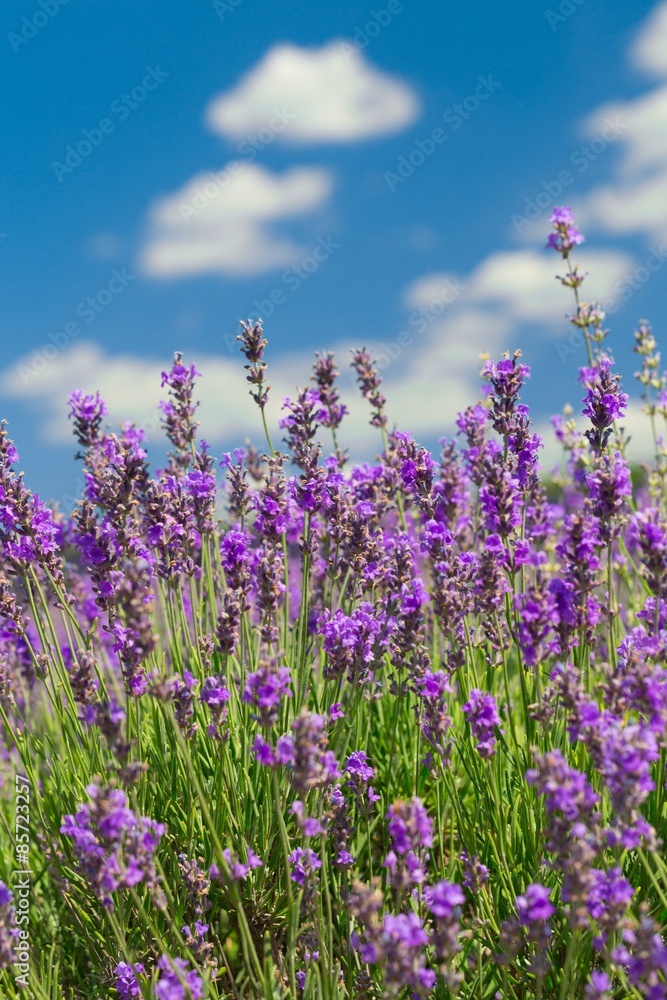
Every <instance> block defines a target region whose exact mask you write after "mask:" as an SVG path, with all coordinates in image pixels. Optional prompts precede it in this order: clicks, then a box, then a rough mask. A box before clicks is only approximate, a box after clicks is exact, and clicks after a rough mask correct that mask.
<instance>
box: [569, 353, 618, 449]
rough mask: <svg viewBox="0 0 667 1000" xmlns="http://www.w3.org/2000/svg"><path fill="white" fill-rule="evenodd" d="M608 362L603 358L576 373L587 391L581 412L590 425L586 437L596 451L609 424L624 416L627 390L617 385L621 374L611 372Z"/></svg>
mask: <svg viewBox="0 0 667 1000" xmlns="http://www.w3.org/2000/svg"><path fill="white" fill-rule="evenodd" d="M611 365H612V362H611V359H610V358H605V357H603V358H600V360H599V361H598V363H597V365H596V366H595V367H594V368H582V369H581V370H580V373H579V381H580V382H582V383H583V384H584V386H585V388H586V390H587V391H586V395H585V396H584V398H583V399H582V402H583V403H584V404H585V405H584V408H583V410H582V413H583V415H584V416H585V417H588V418H589V420H590V421H591V424H592V425H593V427H592V429H591V430H587V431H586V437H587V438H588V440H589V441H590V444H591V447H592V448H593V449H594V450H595V451H596V452H601V451H602V450H603V449H604V448H605V447H606V445H607V441H608V440H609V437H610V435H611V426H612V424H613V423H614V421H615V420H619V419H620V418H621V417H623V416H624V415H625V411H626V409H627V406H628V396H627V393H625V392H621V388H620V383H621V376H620V375H612V374H611Z"/></svg>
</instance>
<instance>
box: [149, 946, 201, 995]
mask: <svg viewBox="0 0 667 1000" xmlns="http://www.w3.org/2000/svg"><path fill="white" fill-rule="evenodd" d="M157 965H158V969H160V978H159V979H158V981H157V982H156V984H155V986H154V987H153V995H154V996H155V1000H201V998H202V997H203V996H204V981H203V980H202V979H201V977H200V976H198V975H197V973H196V972H195V971H194V969H192V970H190V969H188V963H187V962H185V961H183V959H182V958H170V957H169V956H168V955H162V957H161V958H159V959H158V963H157Z"/></svg>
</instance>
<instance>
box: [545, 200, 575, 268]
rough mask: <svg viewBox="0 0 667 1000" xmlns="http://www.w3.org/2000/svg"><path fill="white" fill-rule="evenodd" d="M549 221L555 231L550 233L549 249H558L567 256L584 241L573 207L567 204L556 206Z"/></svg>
mask: <svg viewBox="0 0 667 1000" xmlns="http://www.w3.org/2000/svg"><path fill="white" fill-rule="evenodd" d="M549 221H550V222H551V223H552V225H553V228H554V231H553V232H552V233H549V238H548V239H547V248H548V249H550V250H557V251H558V252H559V253H560V254H562V255H563V257H567V255H568V254H569V253H570V251H571V250H573V249H574V247H575V246H578V245H579V244H580V243H583V242H584V237H583V236H582V235H581V233H580V232H579V230H578V229H577V227H576V226H575V224H574V215H573V213H572V209H571V208H567V207H565V206H563V207H557V208H554V210H553V212H552V213H551V218H550V220H549Z"/></svg>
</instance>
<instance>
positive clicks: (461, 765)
mask: <svg viewBox="0 0 667 1000" xmlns="http://www.w3.org/2000/svg"><path fill="white" fill-rule="evenodd" d="M551 221H552V230H551V234H550V235H549V238H548V244H547V248H546V249H545V251H544V252H545V254H546V253H549V254H551V255H552V259H553V263H554V272H555V273H557V274H558V275H559V281H560V282H561V284H562V286H564V287H563V298H564V303H563V306H564V308H567V306H568V301H567V298H568V297H570V298H571V300H572V302H571V311H572V315H571V317H570V322H571V323H572V324H573V326H574V327H575V328H576V330H578V331H579V333H580V335H581V336H582V337H583V338H584V340H585V345H586V351H587V356H586V357H585V364H584V366H583V367H580V368H579V369H578V371H577V368H576V364H575V363H574V362H573V363H572V372H571V377H572V382H573V384H575V383H576V380H577V379H578V383H579V385H578V392H577V396H578V397H579V398H581V399H582V402H581V407H580V410H581V412H580V414H575V415H574V416H575V417H577V419H578V423H577V426H580V427H582V428H583V433H582V432H580V431H578V430H577V429H576V427H575V420H574V419H572V420H570V419H569V418H566V417H558V418H554V421H553V425H554V426H553V430H554V433H555V435H556V436H557V438H558V441H559V442H560V444H561V446H562V452H563V460H562V463H561V466H560V469H559V470H558V471H557V472H555V473H553V472H552V470H551V469H550V468H549V467H547V468H546V470H542V469H541V467H540V452H541V448H542V443H543V442H542V440H541V438H540V436H539V435H537V434H536V433H534V431H533V429H532V426H531V419H530V414H529V412H528V408H527V406H526V405H525V404H524V403H522V402H521V392H522V388H523V386H524V384H525V382H526V380H527V379H528V378H529V377H530V362H531V359H530V357H522V356H521V355H520V354H519V352H516V353H506V354H504V355H503V356H501V357H498V358H496V359H493V360H487V361H486V362H485V363H484V364H483V367H482V370H481V388H480V396H479V399H478V400H477V401H475V400H474V399H471V400H470V405H469V406H468V407H467V409H465V410H464V411H463V412H461V413H460V414H459V416H458V419H457V427H458V432H457V434H456V436H455V437H454V438H453V439H448V440H444V439H443V441H442V451H441V453H440V454H438V455H431V454H430V453H429V452H428V451H426V450H425V449H424V448H423V447H421V446H420V445H419V444H418V443H417V441H415V440H414V439H413V437H412V436H411V434H410V428H397V427H395V426H394V424H393V422H392V416H391V399H385V397H384V395H383V386H382V380H381V378H380V375H379V373H378V370H377V367H376V366H375V364H374V358H373V357H372V356H371V354H370V353H369V352H368V351H367V350H366V349H365V348H363V347H362V348H360V349H359V350H358V351H356V352H354V354H353V357H352V358H351V365H352V368H353V371H354V373H355V376H356V380H357V382H358V388H359V391H360V393H361V395H362V396H363V398H364V399H365V401H366V404H367V407H368V418H369V420H370V423H371V425H372V426H373V427H374V428H375V429H376V431H377V451H378V457H377V459H376V460H375V461H374V462H372V463H368V464H363V465H356V466H352V465H351V464H350V462H349V461H348V459H347V456H346V420H345V418H346V408H345V406H344V405H343V404H342V402H341V399H340V396H339V392H338V389H337V376H338V370H337V367H336V364H339V365H347V364H348V363H349V359H347V358H341V359H337V360H336V361H334V358H333V356H332V355H330V354H325V353H323V354H320V355H318V356H316V358H315V361H314V364H313V368H312V372H311V374H310V378H309V381H308V383H307V388H305V389H297V390H296V391H295V393H294V394H293V395H292V397H291V398H289V399H286V400H285V401H284V403H283V407H282V421H281V426H282V435H283V437H282V439H281V440H271V436H270V434H269V430H268V423H267V421H266V419H265V406H266V403H267V400H268V399H269V398H270V393H271V389H270V382H271V362H270V345H269V346H267V340H266V338H265V336H264V330H263V328H262V324H261V322H254V321H252V320H249V321H248V322H247V323H244V324H242V328H241V333H240V336H239V338H238V339H239V348H240V352H241V355H242V358H240V361H239V379H243V377H244V374H243V369H242V365H243V364H245V377H246V378H247V382H248V383H249V391H250V392H251V394H252V396H253V399H254V400H255V403H256V405H257V421H258V433H257V441H262V442H263V443H262V444H261V447H259V448H258V449H257V450H256V449H254V448H252V447H246V448H239V449H238V450H236V451H234V452H233V453H232V454H226V455H223V456H220V455H219V454H214V453H213V451H212V450H211V449H209V447H208V446H207V445H206V443H205V442H204V441H203V440H202V439H201V437H200V435H199V433H198V421H197V402H196V400H197V386H198V380H199V378H200V373H199V372H198V371H196V369H195V367H194V366H193V365H192V364H190V363H189V362H188V359H187V357H182V356H181V355H177V356H176V358H175V360H174V363H173V365H172V367H171V368H169V369H168V370H166V371H165V372H164V373H163V376H162V385H163V391H164V401H163V403H162V406H161V421H162V425H163V430H164V434H165V435H166V437H167V439H168V441H169V447H170V452H169V460H168V464H167V465H166V467H165V468H164V469H154V467H153V466H149V458H148V455H147V452H146V447H145V440H144V435H143V432H142V430H141V428H140V427H139V426H135V425H134V424H132V423H125V424H123V425H122V426H120V427H117V426H111V425H110V424H109V423H108V422H107V419H106V416H107V414H106V407H105V402H104V400H103V399H102V398H101V397H100V395H99V394H97V395H89V394H85V393H84V392H82V391H79V390H76V387H75V386H73V387H72V388H73V390H74V391H72V393H71V395H70V397H69V410H70V418H71V425H72V430H73V432H74V437H75V438H76V442H77V443H78V444H77V446H76V447H77V448H78V451H79V458H80V461H81V463H82V468H83V470H84V476H85V490H84V493H83V495H82V496H81V498H80V501H79V503H78V504H77V506H76V507H75V509H74V510H73V511H72V512H71V513H70V512H69V511H63V510H59V509H54V510H51V509H50V508H49V506H47V505H46V504H45V503H44V502H42V500H41V499H40V498H39V497H38V496H37V495H36V494H35V493H33V492H31V490H30V483H29V482H26V481H24V478H23V477H22V474H21V472H20V471H19V470H20V459H19V456H18V454H17V452H16V449H15V447H14V445H13V443H12V440H11V428H10V427H7V426H6V425H5V424H3V425H2V428H1V430H0V548H1V553H2V561H1V565H0V615H1V618H0V714H1V718H2V764H1V771H0V773H1V775H2V825H1V827H0V840H1V843H2V854H1V859H2V860H1V862H0V877H1V878H2V882H1V883H0V966H1V969H2V971H0V980H1V982H2V987H1V992H2V996H3V997H7V998H15V997H19V996H24V995H28V996H30V997H34V998H36V1000H57V998H68V1000H69V998H105V1000H107V998H120V1000H129V998H134V997H144V998H150V997H154V998H157V1000H200V998H205V997H208V998H223V997H224V998H234V1000H240V998H265V1000H270V998H275V1000H279V998H285V1000H287V998H294V1000H300V998H304V1000H314V998H317V1000H334V998H336V1000H343V998H360V1000H361V998H381V997H401V998H408V997H433V998H438V1000H446V998H454V997H456V998H459V1000H491V998H502V1000H505V998H517V1000H519V998H521V1000H527V998H536V1000H570V998H575V997H576V998H586V1000H610V998H615V1000H621V998H630V997H633V998H646V1000H660V998H664V997H667V946H666V944H665V941H664V938H663V930H664V927H665V922H666V921H667V864H666V862H665V858H664V841H665V837H666V835H667V816H666V810H665V781H666V774H665V756H666V745H667V743H666V740H667V667H666V666H665V655H666V652H667V494H666V478H667V450H666V449H665V445H664V439H663V437H662V435H663V434H664V431H665V421H666V419H667V375H665V374H663V373H662V371H661V367H660V354H659V352H658V348H657V345H656V341H655V340H654V338H653V334H652V332H651V328H650V326H649V325H648V323H647V322H646V321H640V322H639V324H638V326H637V329H636V332H635V334H634V341H635V343H634V350H635V352H636V356H637V364H636V367H637V371H636V373H635V374H634V378H635V379H637V380H638V381H639V383H640V392H641V393H642V396H643V410H644V414H645V420H646V422H647V425H650V428H651V432H652V434H653V439H654V442H655V456H654V460H653V461H652V462H651V463H650V464H648V465H646V466H645V467H639V466H633V467H632V468H631V467H630V465H629V462H628V459H627V456H626V448H627V434H625V433H624V416H625V414H626V409H627V405H628V396H627V395H626V393H625V391H624V389H623V387H622V383H621V374H620V373H619V372H618V371H617V370H616V367H615V364H614V361H613V347H614V338H620V337H623V336H626V335H625V334H624V333H623V332H622V331H615V333H613V334H611V333H609V332H608V331H607V329H605V327H604V319H605V317H604V312H603V311H602V309H601V308H600V307H599V306H597V305H595V304H591V303H589V302H587V301H585V300H584V297H583V296H584V293H585V288H586V285H585V273H584V271H583V270H582V269H581V266H580V265H579V264H578V263H576V262H575V260H573V257H575V258H576V257H577V255H578V254H579V253H580V251H579V244H581V243H582V242H583V237H582V236H581V234H580V233H579V231H578V229H577V226H576V222H575V219H574V217H573V215H572V213H571V211H570V210H569V209H568V208H556V209H555V210H554V211H553V214H552V217H551ZM267 333H269V334H270V330H267ZM508 346H510V345H508ZM582 353H583V352H582ZM581 360H583V358H582V359H581ZM480 367H481V365H480ZM632 374H633V373H632V372H630V373H626V375H625V379H626V388H627V380H628V377H629V378H632ZM201 377H202V379H204V380H205V379H206V372H205V371H203V372H202V373H201ZM302 378H304V379H306V378H307V374H306V373H303V376H302ZM64 405H65V400H63V406H64ZM23 886H25V887H26V891H25V892H22V887H23ZM28 894H29V895H30V899H31V904H30V905H31V907H32V917H31V918H29V919H28V917H27V914H28V904H27V903H24V902H23V900H24V899H25V898H27V897H28ZM35 912H37V913H38V914H39V919H36V918H35Z"/></svg>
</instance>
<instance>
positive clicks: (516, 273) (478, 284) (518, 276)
mask: <svg viewBox="0 0 667 1000" xmlns="http://www.w3.org/2000/svg"><path fill="white" fill-rule="evenodd" d="M580 259H581V262H582V264H583V266H584V267H585V268H586V269H587V270H589V271H590V276H589V278H588V279H587V283H586V295H587V297H588V298H589V299H594V300H596V301H606V300H608V299H610V298H612V297H613V288H614V284H615V283H616V282H617V281H619V280H620V279H621V278H622V277H623V276H624V275H625V274H627V273H628V271H629V270H630V269H631V267H632V258H631V257H630V256H628V255H627V254H624V253H621V252H618V251H603V250H594V251H585V252H584V251H582V253H581V254H580ZM564 270H565V268H563V266H562V264H561V261H560V258H559V257H558V256H557V255H555V254H553V253H551V254H547V253H546V252H544V251H542V252H539V251H536V250H528V249H526V250H508V251H499V252H497V253H494V254H491V255H490V256H489V257H487V258H486V259H485V260H483V261H482V263H481V264H479V265H478V267H477V268H475V270H474V271H473V272H472V274H471V275H470V276H469V277H468V278H465V279H463V281H462V282H460V283H459V282H458V281H457V279H453V278H452V276H451V275H449V274H440V275H438V274H433V275H427V276H426V277H425V278H420V279H419V280H418V281H417V282H414V283H413V284H412V285H411V286H410V287H409V288H408V290H407V292H406V301H407V303H408V305H411V306H412V307H413V308H419V306H420V305H423V306H425V307H427V308H428V305H429V303H431V304H433V303H434V302H436V301H438V297H440V298H442V297H443V294H444V293H443V289H446V288H447V287H448V285H449V287H452V286H455V287H456V286H458V285H460V287H462V288H463V289H464V291H463V292H462V293H461V302H462V303H465V304H466V305H467V304H472V303H475V304H479V305H481V306H486V307H489V309H490V310H493V316H494V317H495V319H496V320H502V321H503V322H504V323H505V324H506V325H508V324H509V327H508V328H512V327H513V328H515V329H516V327H517V325H518V324H519V323H522V322H525V323H543V324H547V325H554V324H558V325H561V324H562V320H563V314H564V313H565V312H566V311H573V307H572V300H571V298H570V297H569V295H568V290H567V289H565V288H563V286H562V285H561V283H560V282H559V281H556V279H555V275H556V274H558V273H563V271H564ZM483 349H484V348H483Z"/></svg>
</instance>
